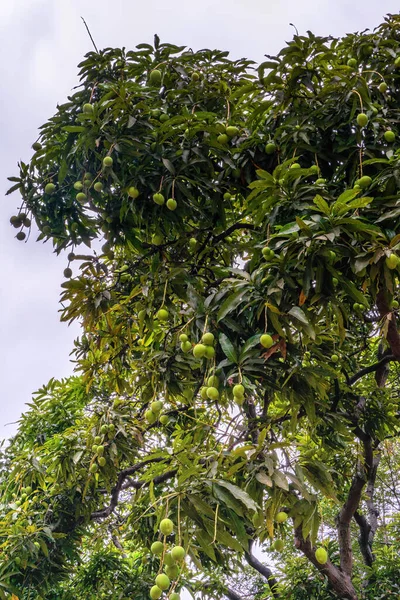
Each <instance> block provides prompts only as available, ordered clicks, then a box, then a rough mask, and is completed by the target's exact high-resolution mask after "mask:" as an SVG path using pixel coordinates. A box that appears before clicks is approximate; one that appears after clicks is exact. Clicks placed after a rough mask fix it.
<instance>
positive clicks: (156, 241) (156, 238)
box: [151, 233, 164, 246]
mask: <svg viewBox="0 0 400 600" xmlns="http://www.w3.org/2000/svg"><path fill="white" fill-rule="evenodd" d="M163 242H164V238H163V236H162V235H161V233H155V234H154V235H153V236H152V238H151V243H152V244H153V245H154V246H161V244H162V243H163Z"/></svg>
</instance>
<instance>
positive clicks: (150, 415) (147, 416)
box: [144, 409, 157, 425]
mask: <svg viewBox="0 0 400 600" xmlns="http://www.w3.org/2000/svg"><path fill="white" fill-rule="evenodd" d="M144 418H145V419H146V421H147V422H148V423H149V425H153V424H154V423H155V422H156V421H157V415H155V414H154V413H153V411H152V410H150V409H149V410H146V412H145V413H144Z"/></svg>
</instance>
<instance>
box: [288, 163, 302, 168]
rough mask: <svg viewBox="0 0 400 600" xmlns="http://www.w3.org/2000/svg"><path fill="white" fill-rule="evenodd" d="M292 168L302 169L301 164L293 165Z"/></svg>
mask: <svg viewBox="0 0 400 600" xmlns="http://www.w3.org/2000/svg"><path fill="white" fill-rule="evenodd" d="M290 168H291V169H301V166H300V165H299V163H293V164H292V165H291V166H290Z"/></svg>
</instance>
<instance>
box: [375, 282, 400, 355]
mask: <svg viewBox="0 0 400 600" xmlns="http://www.w3.org/2000/svg"><path fill="white" fill-rule="evenodd" d="M376 306H377V308H378V310H379V315H380V317H381V319H383V318H384V317H386V318H387V320H388V327H387V333H386V339H387V341H388V344H389V346H390V349H391V351H392V354H393V355H394V356H395V357H396V358H397V359H399V358H400V336H399V332H398V331H397V323H396V317H395V314H394V313H393V312H392V311H391V309H390V307H389V303H388V301H387V297H386V293H385V290H384V289H381V290H379V292H378V294H377V297H376Z"/></svg>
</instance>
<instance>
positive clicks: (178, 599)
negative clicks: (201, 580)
mask: <svg viewBox="0 0 400 600" xmlns="http://www.w3.org/2000/svg"><path fill="white" fill-rule="evenodd" d="M169 600H181V597H180V595H179V594H177V592H172V594H170V596H169Z"/></svg>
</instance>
